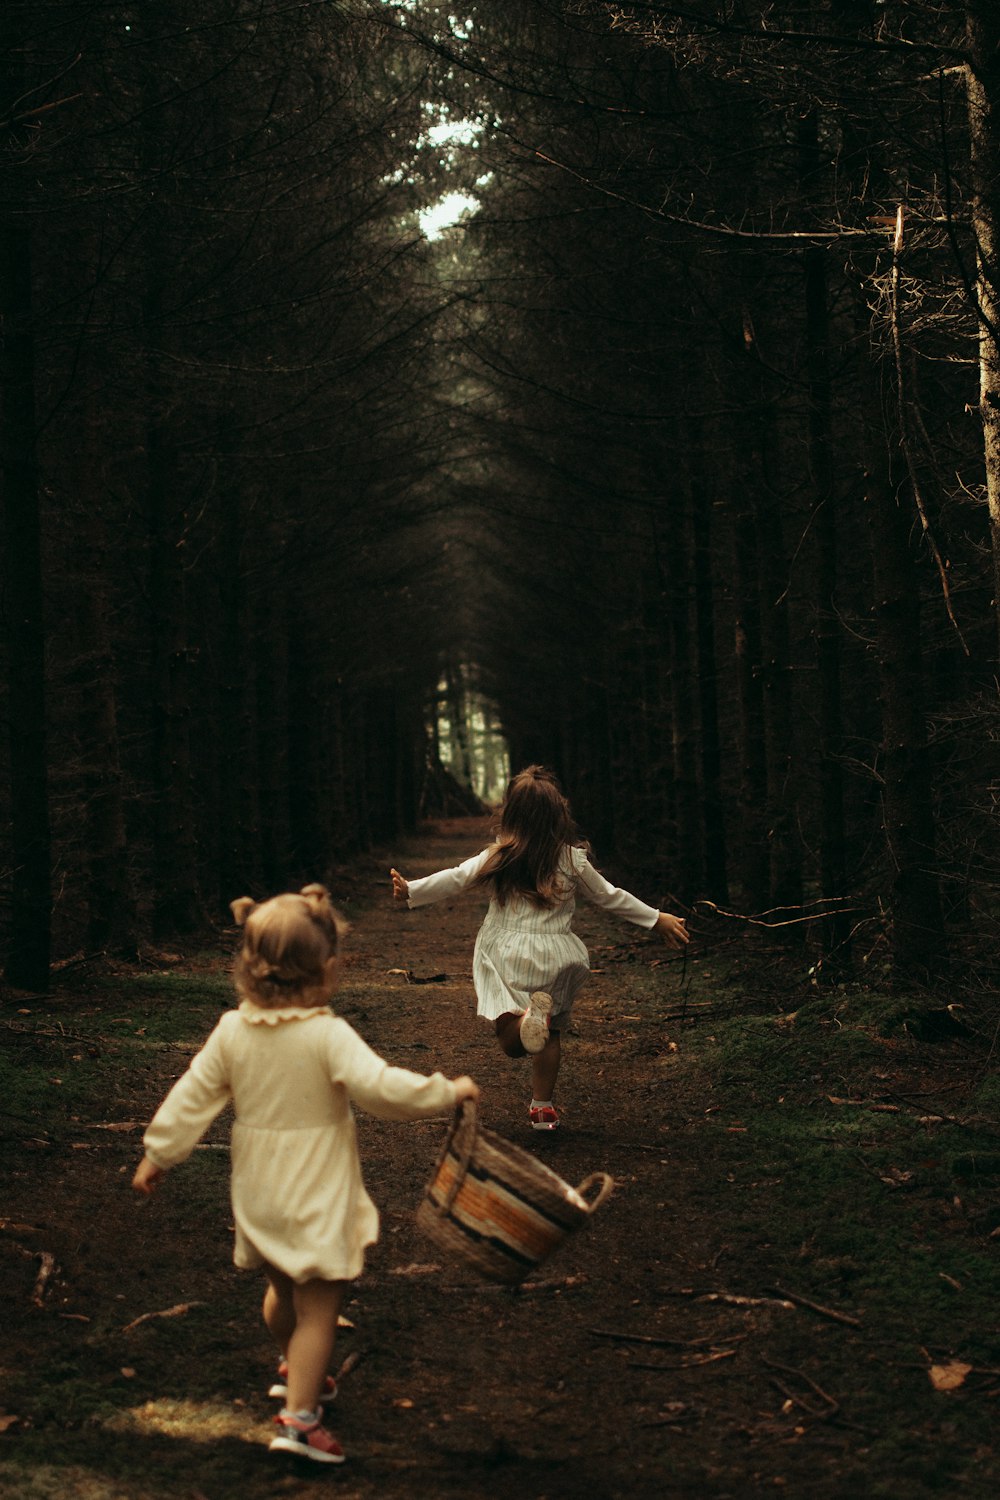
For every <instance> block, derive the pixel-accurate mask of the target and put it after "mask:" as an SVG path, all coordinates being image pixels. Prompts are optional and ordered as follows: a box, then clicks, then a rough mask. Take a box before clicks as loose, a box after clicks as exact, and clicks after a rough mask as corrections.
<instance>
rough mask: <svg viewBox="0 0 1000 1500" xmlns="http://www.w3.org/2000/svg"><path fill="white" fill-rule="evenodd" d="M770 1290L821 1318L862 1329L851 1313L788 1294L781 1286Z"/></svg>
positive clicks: (792, 1293)
mask: <svg viewBox="0 0 1000 1500" xmlns="http://www.w3.org/2000/svg"><path fill="white" fill-rule="evenodd" d="M769 1290H770V1291H772V1292H774V1293H775V1295H776V1296H778V1297H787V1298H788V1300H789V1302H794V1303H796V1304H797V1305H798V1306H799V1307H807V1308H808V1309H809V1311H810V1312H814V1313H816V1314H817V1315H818V1316H819V1317H821V1318H832V1319H833V1321H834V1322H835V1323H846V1324H847V1325H848V1326H849V1327H851V1328H860V1327H861V1319H860V1318H855V1317H854V1316H853V1315H852V1314H851V1313H842V1312H837V1310H836V1309H835V1308H833V1307H824V1306H823V1304H822V1302H813V1301H812V1299H811V1298H809V1297H803V1296H802V1294H801V1293H800V1292H788V1291H786V1290H785V1289H784V1287H780V1286H772V1287H770V1288H769Z"/></svg>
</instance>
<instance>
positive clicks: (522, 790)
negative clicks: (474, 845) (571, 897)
mask: <svg viewBox="0 0 1000 1500" xmlns="http://www.w3.org/2000/svg"><path fill="white" fill-rule="evenodd" d="M580 843H582V840H581V839H580V837H579V835H578V834H577V830H576V824H575V823H574V822H573V814H572V813H571V812H570V807H569V803H568V802H567V800H566V797H565V795H564V794H563V790H562V787H561V786H560V785H559V782H558V781H557V780H556V778H555V776H554V775H553V774H552V772H551V771H547V770H546V769H545V767H544V766H526V767H525V768H524V770H523V771H519V772H518V773H517V775H516V776H514V777H512V778H511V780H510V781H509V782H508V784H507V794H506V796H505V797H504V800H503V806H502V807H501V809H500V823H499V827H498V829H497V833H496V843H495V845H494V846H493V849H492V850H491V852H490V856H489V858H488V859H487V861H486V863H485V864H484V866H483V868H482V870H481V871H480V872H479V875H478V876H477V877H476V880H475V884H476V885H489V886H490V887H491V889H492V893H493V896H494V898H495V899H496V901H497V902H498V904H499V905H500V906H504V905H505V904H506V902H507V901H508V900H509V899H510V897H511V896H521V897H523V898H524V900H526V901H530V902H531V904H532V905H533V906H538V907H542V908H546V909H548V908H551V907H553V906H555V905H556V903H557V902H558V901H560V900H561V899H563V896H564V891H563V886H562V882H561V880H560V876H559V861H560V859H561V857H562V852H563V849H564V848H565V847H566V845H567V844H580Z"/></svg>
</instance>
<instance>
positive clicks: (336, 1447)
mask: <svg viewBox="0 0 1000 1500" xmlns="http://www.w3.org/2000/svg"><path fill="white" fill-rule="evenodd" d="M274 1420H275V1422H276V1423H277V1425H278V1426H279V1427H280V1428H281V1431H280V1432H279V1434H278V1436H277V1437H276V1438H272V1439H271V1443H270V1451H271V1452H272V1453H297V1454H298V1455H299V1457H300V1458H311V1459H312V1460H313V1461H314V1462H315V1463H318V1464H342V1463H343V1462H344V1450H343V1448H342V1447H341V1446H340V1444H339V1443H338V1442H337V1439H336V1438H335V1437H334V1435H333V1433H332V1432H327V1430H326V1428H325V1427H321V1426H320V1423H319V1413H317V1414H316V1416H315V1417H314V1418H313V1420H312V1421H311V1422H307V1421H303V1420H302V1419H301V1418H299V1417H293V1416H292V1414H291V1412H286V1411H283V1412H282V1413H281V1415H280V1416H279V1417H275V1419H274Z"/></svg>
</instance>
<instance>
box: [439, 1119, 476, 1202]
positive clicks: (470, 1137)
mask: <svg viewBox="0 0 1000 1500" xmlns="http://www.w3.org/2000/svg"><path fill="white" fill-rule="evenodd" d="M463 1127H464V1140H460V1139H459V1132H460V1130H462V1129H463ZM478 1130H479V1124H478V1121H477V1119H476V1101H475V1100H474V1099H463V1100H462V1102H461V1104H460V1105H459V1106H458V1108H457V1109H456V1111H455V1118H454V1120H453V1121H452V1125H451V1133H450V1135H449V1137H448V1140H447V1141H446V1142H445V1152H447V1150H448V1147H449V1146H450V1145H451V1143H452V1141H454V1142H455V1155H456V1156H457V1157H458V1171H457V1172H456V1173H455V1177H454V1181H453V1182H452V1184H451V1187H450V1188H449V1189H448V1196H447V1197H446V1199H445V1201H444V1204H443V1206H442V1209H441V1212H442V1214H446V1213H448V1212H449V1210H450V1209H451V1205H452V1204H453V1203H454V1201H455V1199H456V1198H457V1197H458V1194H459V1191H460V1190H461V1187H462V1183H463V1182H464V1181H465V1177H466V1173H467V1172H468V1170H469V1162H470V1161H471V1160H472V1153H473V1151H474V1150H475V1149H476V1135H477V1133H478ZM463 1145H464V1148H465V1149H464V1150H463ZM442 1155H444V1153H442Z"/></svg>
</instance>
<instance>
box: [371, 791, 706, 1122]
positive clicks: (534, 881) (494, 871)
mask: <svg viewBox="0 0 1000 1500" xmlns="http://www.w3.org/2000/svg"><path fill="white" fill-rule="evenodd" d="M390 874H391V876H392V889H393V896H394V898H395V900H396V901H400V902H403V901H405V902H406V903H407V905H409V906H410V907H416V906H427V905H429V904H430V903H431V902H433V901H441V900H444V899H445V898H447V897H449V896H456V895H458V894H459V892H461V891H464V890H468V889H470V888H478V887H484V888H485V889H486V890H487V891H488V892H489V896H490V905H489V910H488V911H487V913H486V918H485V920H484V922H483V925H482V927H481V928H480V929H479V936H478V937H477V938H476V947H475V952H474V954H473V959H472V979H473V984H474V985H475V990H476V1001H477V1006H476V1008H477V1012H478V1014H479V1015H480V1016H483V1017H484V1018H485V1019H486V1020H489V1021H492V1022H493V1025H494V1028H495V1030H496V1035H497V1039H498V1041H499V1043H500V1046H501V1048H502V1049H503V1051H504V1052H505V1053H506V1054H507V1056H508V1057H524V1056H525V1055H526V1054H530V1055H531V1059H532V1061H531V1079H532V1091H533V1097H532V1100H531V1104H530V1105H529V1111H528V1113H529V1119H530V1123H531V1127H532V1129H533V1130H555V1129H556V1127H557V1126H558V1124H559V1116H558V1114H557V1112H556V1109H555V1106H554V1105H553V1103H552V1095H553V1092H554V1089H555V1082H556V1078H557V1076H558V1073H559V1059H560V1041H559V1033H560V1031H561V1029H562V1028H563V1027H564V1026H565V1025H566V1023H567V1022H568V1020H569V1015H570V1011H571V1009H572V1006H573V1001H574V1000H575V998H576V996H577V993H578V991H579V989H580V987H581V985H582V984H583V982H584V980H585V979H586V978H587V975H588V974H589V973H590V959H589V957H588V954H587V950H586V948H585V947H584V945H583V943H582V942H581V941H580V939H579V938H578V937H577V936H576V934H575V933H574V932H573V930H572V923H573V912H574V910H575V907H576V899H575V898H576V893H577V892H578V891H579V892H580V893H581V894H582V895H583V896H585V897H586V898H587V900H588V901H593V902H595V903H596V905H598V906H601V907H603V908H604V909H605V911H610V912H614V913H615V915H616V916H620V917H624V918H625V920H626V921H629V922H634V923H635V924H636V925H637V926H639V927H646V928H649V929H650V930H652V931H655V932H657V933H659V934H660V936H661V937H663V938H665V939H666V941H667V942H668V943H669V944H670V945H671V947H674V948H681V947H683V945H684V944H685V943H687V942H689V941H690V938H689V934H688V930H687V927H686V926H685V924H684V921H683V919H682V918H680V917H675V916H673V915H672V914H671V913H670V912H665V911H657V909H656V908H655V907H654V906H647V905H646V903H645V902H644V901H640V900H638V898H637V897H635V896H632V895H630V894H629V892H628V891H623V890H620V889H619V888H618V887H616V886H613V885H610V884H609V883H608V881H606V880H605V879H604V876H603V875H600V874H598V872H597V871H596V870H595V869H594V867H593V865H592V864H591V863H590V860H589V858H588V857H587V846H586V844H585V843H584V842H583V841H582V840H581V839H580V838H579V837H578V835H577V832H576V828H575V825H574V822H573V815H572V813H571V812H570V807H569V803H568V802H567V800H566V798H565V796H564V795H563V792H562V789H561V788H560V786H559V783H558V781H557V780H556V778H555V776H553V774H552V772H551V771H547V770H545V769H544V767H542V766H528V767H527V768H526V769H525V770H523V771H521V772H519V773H518V775H517V776H515V777H514V778H513V779H512V780H511V782H510V783H509V785H508V787H507V794H506V796H505V798H504V802H503V807H502V808H501V810H500V827H499V830H498V833H497V837H496V842H495V843H493V844H490V845H489V847H488V848H486V849H484V850H483V851H482V852H481V853H480V854H477V855H475V856H474V857H473V858H472V859H467V860H465V862H464V863H463V864H460V865H456V866H455V868H454V869H451V870H439V871H437V873H436V874H434V875H427V876H425V877H424V878H423V879H421V880H407V879H406V878H405V877H404V876H402V875H401V874H400V873H399V871H398V870H391V871H390Z"/></svg>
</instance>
